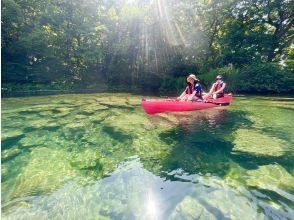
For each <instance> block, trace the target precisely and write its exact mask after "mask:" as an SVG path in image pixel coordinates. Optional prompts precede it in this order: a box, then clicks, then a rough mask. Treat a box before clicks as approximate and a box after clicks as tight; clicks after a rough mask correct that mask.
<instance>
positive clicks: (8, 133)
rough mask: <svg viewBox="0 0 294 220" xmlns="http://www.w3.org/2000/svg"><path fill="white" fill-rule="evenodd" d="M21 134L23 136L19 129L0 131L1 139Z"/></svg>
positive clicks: (18, 136)
mask: <svg viewBox="0 0 294 220" xmlns="http://www.w3.org/2000/svg"><path fill="white" fill-rule="evenodd" d="M22 136H24V133H23V132H22V131H21V130H16V129H13V130H12V129H5V130H4V131H3V130H2V132H1V140H7V139H13V138H20V137H22Z"/></svg>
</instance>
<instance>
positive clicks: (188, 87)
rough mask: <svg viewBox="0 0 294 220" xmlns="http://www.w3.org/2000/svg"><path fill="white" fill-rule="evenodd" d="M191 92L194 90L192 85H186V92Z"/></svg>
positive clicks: (189, 93)
mask: <svg viewBox="0 0 294 220" xmlns="http://www.w3.org/2000/svg"><path fill="white" fill-rule="evenodd" d="M193 92H194V88H193V86H192V85H191V86H189V85H188V86H187V87H186V94H188V95H191V94H192V93H193Z"/></svg>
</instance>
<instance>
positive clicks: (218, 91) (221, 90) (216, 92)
mask: <svg viewBox="0 0 294 220" xmlns="http://www.w3.org/2000/svg"><path fill="white" fill-rule="evenodd" d="M225 87H226V84H225V83H223V85H222V87H221V88H220V89H219V90H217V91H215V92H214V94H218V93H220V92H223V91H224V89H225Z"/></svg>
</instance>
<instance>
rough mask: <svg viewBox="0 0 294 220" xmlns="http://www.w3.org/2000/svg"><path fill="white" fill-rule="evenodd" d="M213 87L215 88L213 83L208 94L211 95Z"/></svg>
mask: <svg viewBox="0 0 294 220" xmlns="http://www.w3.org/2000/svg"><path fill="white" fill-rule="evenodd" d="M214 86H215V83H213V84H212V86H211V89H210V90H209V94H212V93H213V88H214Z"/></svg>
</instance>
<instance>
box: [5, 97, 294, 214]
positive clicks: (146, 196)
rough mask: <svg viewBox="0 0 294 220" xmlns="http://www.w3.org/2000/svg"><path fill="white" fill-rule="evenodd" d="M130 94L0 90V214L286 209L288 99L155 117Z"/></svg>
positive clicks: (293, 196)
mask: <svg viewBox="0 0 294 220" xmlns="http://www.w3.org/2000/svg"><path fill="white" fill-rule="evenodd" d="M140 99H141V97H139V96H134V95H130V94H109V93H108V94H107V93H105V94H101V93H100V94H70V95H53V96H40V97H26V98H7V99H3V100H2V152H1V156H2V170H1V172H2V218H3V219H291V218H292V219H293V218H294V212H293V210H294V205H293V202H294V177H293V175H294V169H293V168H294V165H293V161H294V154H293V150H294V145H293V143H294V137H293V134H294V124H293V121H294V116H293V113H294V98H291V97H290V98H289V97H288V98H287V97H252V96H251V97H238V98H235V100H234V102H233V104H232V105H231V106H229V107H221V108H218V109H211V110H205V111H196V112H186V113H167V114H159V115H155V116H148V115H146V114H145V113H144V112H143V111H142V109H141V107H140Z"/></svg>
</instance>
